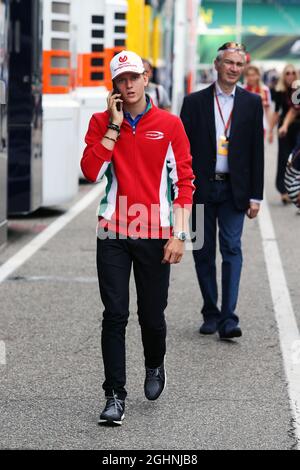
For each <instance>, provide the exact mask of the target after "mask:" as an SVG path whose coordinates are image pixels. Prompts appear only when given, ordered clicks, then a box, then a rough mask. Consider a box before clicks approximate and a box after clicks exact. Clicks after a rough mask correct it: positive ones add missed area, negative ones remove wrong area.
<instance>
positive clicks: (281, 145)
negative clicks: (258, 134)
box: [268, 64, 300, 204]
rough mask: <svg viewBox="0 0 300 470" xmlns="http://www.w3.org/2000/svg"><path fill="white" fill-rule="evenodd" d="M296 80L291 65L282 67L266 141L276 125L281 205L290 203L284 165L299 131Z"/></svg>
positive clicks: (271, 135)
mask: <svg viewBox="0 0 300 470" xmlns="http://www.w3.org/2000/svg"><path fill="white" fill-rule="evenodd" d="M295 80H297V71H296V69H295V67H294V65H292V64H288V65H286V66H285V67H284V69H283V71H282V74H281V76H280V78H279V82H278V85H277V88H276V94H275V100H274V101H275V111H274V113H273V116H272V121H271V126H270V129H269V135H268V140H269V142H270V143H271V142H272V141H273V129H274V127H275V126H276V124H278V129H279V130H278V158H277V174H276V188H277V190H278V191H279V193H280V194H281V201H282V203H283V204H288V203H289V202H290V199H289V196H288V193H287V190H286V187H285V184H284V174H285V168H286V164H287V161H288V158H289V155H290V154H291V152H292V150H293V148H294V147H295V144H296V138H297V134H298V132H299V130H300V118H299V117H297V110H296V109H294V105H293V102H292V94H293V93H294V91H295V90H294V88H293V86H292V85H293V82H294V81H295Z"/></svg>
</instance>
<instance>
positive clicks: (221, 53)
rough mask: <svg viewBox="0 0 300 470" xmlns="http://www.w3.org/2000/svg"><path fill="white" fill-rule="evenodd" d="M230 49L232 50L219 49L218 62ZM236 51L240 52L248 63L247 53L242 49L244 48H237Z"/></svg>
mask: <svg viewBox="0 0 300 470" xmlns="http://www.w3.org/2000/svg"><path fill="white" fill-rule="evenodd" d="M228 50H230V49H221V50H219V49H218V53H217V55H216V60H217V61H218V62H220V60H221V59H222V58H223V55H224V54H225V52H226V51H228ZM236 52H238V53H239V54H241V55H242V56H243V57H244V59H245V63H246V53H245V52H244V51H242V50H236Z"/></svg>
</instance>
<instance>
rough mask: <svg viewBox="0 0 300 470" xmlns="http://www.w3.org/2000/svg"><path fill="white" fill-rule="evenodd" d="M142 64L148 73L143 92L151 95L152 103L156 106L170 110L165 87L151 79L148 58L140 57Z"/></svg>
mask: <svg viewBox="0 0 300 470" xmlns="http://www.w3.org/2000/svg"><path fill="white" fill-rule="evenodd" d="M142 60H143V64H144V69H145V72H146V74H147V75H148V80H149V82H148V85H147V87H146V89H145V92H146V93H147V94H148V95H149V96H150V97H151V99H152V101H153V103H154V104H155V106H157V107H158V108H161V109H164V110H166V111H171V102H170V99H169V96H168V93H167V91H166V89H165V88H164V87H163V86H162V85H158V84H157V83H154V82H153V81H152V79H153V67H152V64H151V62H150V61H149V60H147V59H142Z"/></svg>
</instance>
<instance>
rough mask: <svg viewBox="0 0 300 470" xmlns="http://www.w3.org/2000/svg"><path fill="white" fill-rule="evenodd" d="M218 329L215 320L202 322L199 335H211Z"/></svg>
mask: <svg viewBox="0 0 300 470" xmlns="http://www.w3.org/2000/svg"><path fill="white" fill-rule="evenodd" d="M217 329H218V323H217V320H204V322H203V323H202V325H201V326H200V330H199V333H200V334H201V335H213V334H214V333H215V332H216V331H217Z"/></svg>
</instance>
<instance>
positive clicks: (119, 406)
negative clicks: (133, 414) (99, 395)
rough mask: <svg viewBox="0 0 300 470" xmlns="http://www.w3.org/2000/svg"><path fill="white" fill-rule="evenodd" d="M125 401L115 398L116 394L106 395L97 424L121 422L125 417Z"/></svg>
mask: <svg viewBox="0 0 300 470" xmlns="http://www.w3.org/2000/svg"><path fill="white" fill-rule="evenodd" d="M124 411H125V401H124V400H120V399H119V398H117V396H116V395H114V396H113V397H107V401H106V405H105V408H104V410H103V411H102V413H101V415H100V418H99V421H98V424H105V423H106V424H111V425H118V426H120V425H121V424H122V421H123V419H124V418H125V414H124Z"/></svg>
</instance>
